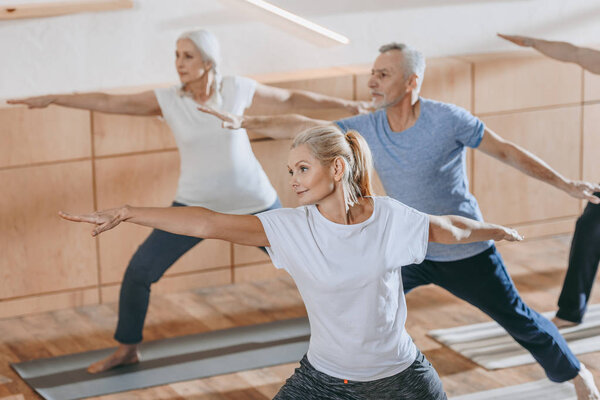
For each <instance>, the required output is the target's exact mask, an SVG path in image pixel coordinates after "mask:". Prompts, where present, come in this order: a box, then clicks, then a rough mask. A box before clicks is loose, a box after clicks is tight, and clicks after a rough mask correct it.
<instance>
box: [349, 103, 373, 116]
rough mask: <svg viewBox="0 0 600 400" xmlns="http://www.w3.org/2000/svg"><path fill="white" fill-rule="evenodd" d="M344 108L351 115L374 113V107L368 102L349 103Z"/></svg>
mask: <svg viewBox="0 0 600 400" xmlns="http://www.w3.org/2000/svg"><path fill="white" fill-rule="evenodd" d="M345 107H346V109H347V110H348V111H349V112H350V114H352V115H359V114H369V113H371V112H373V111H375V107H373V103H372V102H370V101H351V102H349V103H348V104H346V106H345Z"/></svg>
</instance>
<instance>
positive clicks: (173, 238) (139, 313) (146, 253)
mask: <svg viewBox="0 0 600 400" xmlns="http://www.w3.org/2000/svg"><path fill="white" fill-rule="evenodd" d="M201 241H202V239H200V238H195V237H191V236H182V235H175V234H172V233H168V232H165V231H161V230H158V229H155V230H153V231H152V233H151V234H150V236H148V238H147V239H146V240H145V241H144V243H142V244H141V245H140V247H139V248H138V250H137V251H136V252H135V254H134V255H133V257H132V258H131V261H130V262H129V265H128V266H127V270H126V271H125V276H124V277H123V283H122V285H121V294H120V297H119V322H118V324H117V330H116V332H115V339H116V340H117V341H118V342H120V343H124V344H135V343H139V342H141V341H142V329H143V328H144V320H145V319H146V312H147V311H148V302H149V300H150V285H151V284H153V283H155V282H157V281H158V280H159V279H160V278H161V277H162V276H163V274H164V273H165V272H166V271H167V270H168V269H169V268H170V267H171V265H173V264H174V263H175V261H177V260H178V259H179V257H181V256H182V255H184V254H185V253H187V252H188V251H189V250H190V249H191V248H192V247H194V246H195V245H196V244H198V243H200V242H201Z"/></svg>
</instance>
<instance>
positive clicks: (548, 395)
mask: <svg viewBox="0 0 600 400" xmlns="http://www.w3.org/2000/svg"><path fill="white" fill-rule="evenodd" d="M450 400H577V396H576V395H575V387H574V386H573V385H572V384H570V383H568V382H564V383H554V382H551V381H549V380H548V379H542V380H541V381H535V382H530V383H525V384H523V385H516V386H507V387H503V388H499V389H492V390H485V391H483V392H477V393H469V394H465V395H462V396H457V397H451V398H450Z"/></svg>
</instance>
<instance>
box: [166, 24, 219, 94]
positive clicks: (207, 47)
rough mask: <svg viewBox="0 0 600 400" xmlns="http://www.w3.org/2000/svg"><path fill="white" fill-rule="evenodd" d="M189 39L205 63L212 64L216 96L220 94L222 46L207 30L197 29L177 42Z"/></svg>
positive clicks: (184, 34) (188, 32)
mask: <svg viewBox="0 0 600 400" xmlns="http://www.w3.org/2000/svg"><path fill="white" fill-rule="evenodd" d="M181 39H189V40H191V41H192V42H193V43H194V45H195V46H196V48H197V49H198V51H199V52H200V54H201V55H202V60H203V61H204V62H210V63H211V64H212V69H213V72H214V75H215V81H214V83H213V85H214V90H215V94H217V93H219V91H220V89H221V80H222V76H221V46H220V45H219V41H218V40H217V38H216V37H215V35H213V34H212V33H210V32H209V31H207V30H204V29H197V30H193V31H187V32H183V33H182V34H181V35H179V37H178V38H177V40H181Z"/></svg>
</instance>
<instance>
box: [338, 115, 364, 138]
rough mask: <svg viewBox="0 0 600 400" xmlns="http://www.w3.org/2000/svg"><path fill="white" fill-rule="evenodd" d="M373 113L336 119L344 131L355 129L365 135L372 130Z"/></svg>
mask: <svg viewBox="0 0 600 400" xmlns="http://www.w3.org/2000/svg"><path fill="white" fill-rule="evenodd" d="M371 115H372V114H363V115H356V116H354V117H350V118H344V119H341V120H338V121H335V124H336V125H337V126H339V127H340V129H341V130H342V131H344V132H348V131H350V130H355V131H357V132H358V133H360V134H361V135H362V136H363V137H364V136H365V134H368V133H369V132H370V131H371V127H372V122H373V121H372V117H371Z"/></svg>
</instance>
